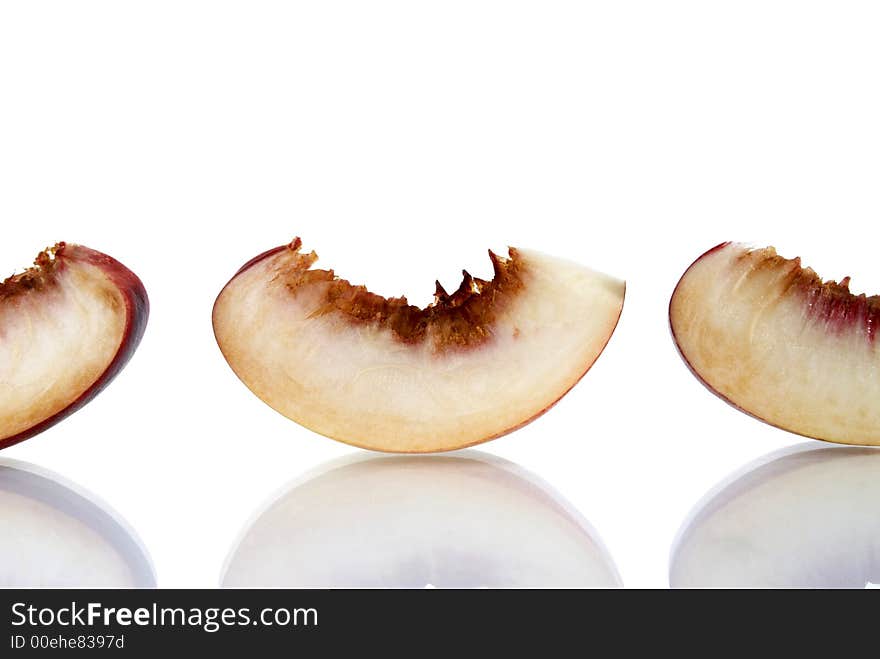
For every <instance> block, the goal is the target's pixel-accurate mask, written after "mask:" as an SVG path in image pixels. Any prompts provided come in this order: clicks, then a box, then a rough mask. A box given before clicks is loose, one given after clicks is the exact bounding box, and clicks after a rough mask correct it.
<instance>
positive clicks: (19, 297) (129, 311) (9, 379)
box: [0, 243, 149, 448]
mask: <svg viewBox="0 0 880 659" xmlns="http://www.w3.org/2000/svg"><path fill="white" fill-rule="evenodd" d="M148 315H149V302H148V300H147V293H146V291H145V290H144V286H143V284H142V283H141V281H140V279H138V278H137V276H136V275H135V274H134V273H133V272H131V271H130V270H129V269H128V268H126V267H125V266H124V265H122V264H121V263H119V262H118V261H116V260H114V259H112V258H110V257H109V256H107V255H106V254H102V253H101V252H96V251H95V250H92V249H89V248H88V247H83V246H81V245H72V244H66V243H58V244H57V245H55V246H54V247H52V248H50V249H47V250H46V251H44V252H42V253H41V254H40V255H39V256H38V257H37V259H36V261H35V262H34V266H33V267H32V268H30V269H28V270H26V271H25V272H23V273H21V274H18V275H14V276H12V277H10V278H9V279H7V280H6V281H4V282H3V283H2V284H0V448H5V447H7V446H11V445H12V444H15V443H17V442H20V441H23V440H25V439H28V438H30V437H33V436H34V435H36V434H38V433H40V432H42V431H43V430H45V429H46V428H49V427H50V426H52V425H54V424H56V423H58V422H59V421H61V420H62V419H64V418H65V417H67V416H68V415H70V414H72V413H73V412H75V411H76V410H78V409H79V408H80V407H82V406H83V405H85V404H86V403H88V402H89V401H90V400H92V399H93V398H94V397H95V396H96V395H97V394H98V393H99V392H100V391H101V390H102V389H103V388H104V387H106V386H107V385H108V384H109V383H110V381H111V380H113V378H114V377H116V375H117V374H118V373H119V372H120V371H121V370H122V368H123V366H125V364H126V363H127V362H128V360H129V359H130V358H131V356H132V355H133V354H134V351H135V349H136V348H137V346H138V344H139V343H140V340H141V337H142V336H143V333H144V329H145V328H146V324H147V316H148Z"/></svg>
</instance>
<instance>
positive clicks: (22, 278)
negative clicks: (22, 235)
mask: <svg viewBox="0 0 880 659" xmlns="http://www.w3.org/2000/svg"><path fill="white" fill-rule="evenodd" d="M66 246H67V245H66V243H63V242H62V243H57V244H55V245H54V246H52V247H49V248H47V249H44V250H43V251H42V252H40V253H39V254H38V255H37V258H36V259H34V265H33V266H31V267H30V268H28V269H27V270H25V271H24V272H21V273H19V274H17V275H12V276H11V277H9V278H8V279H6V280H5V281H3V282H2V283H0V300H6V299H9V298H13V297H17V296H20V295H24V294H26V293H29V292H31V291H40V290H43V289H45V288H47V287H49V286H52V285H53V284H54V283H55V281H56V275H57V272H58V266H59V261H58V257H59V256H60V255H61V253H62V252H63V251H64V248H65V247H66Z"/></svg>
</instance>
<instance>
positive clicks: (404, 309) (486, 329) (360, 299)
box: [277, 238, 526, 351]
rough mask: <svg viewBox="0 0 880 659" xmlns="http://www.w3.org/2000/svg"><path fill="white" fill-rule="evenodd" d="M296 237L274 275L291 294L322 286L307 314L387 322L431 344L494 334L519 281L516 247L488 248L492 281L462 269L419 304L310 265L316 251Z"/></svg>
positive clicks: (412, 339)
mask: <svg viewBox="0 0 880 659" xmlns="http://www.w3.org/2000/svg"><path fill="white" fill-rule="evenodd" d="M301 247H302V242H301V241H300V239H299V238H296V239H295V240H294V241H293V242H292V243H290V244H289V245H288V246H287V247H286V248H285V249H286V251H287V254H288V256H292V257H293V258H292V260H291V259H285V260H284V265H283V266H282V267H281V269H280V270H279V272H278V274H277V277H279V278H280V279H281V281H283V283H284V285H285V286H286V287H287V289H288V290H289V291H290V292H291V293H292V294H293V295H296V294H297V292H298V291H299V290H301V289H303V288H304V287H313V286H322V285H323V286H324V287H325V288H324V291H323V294H322V295H323V299H322V301H321V304H319V306H318V308H317V309H316V310H315V311H314V312H313V313H312V317H318V316H324V315H327V314H337V315H338V316H339V317H341V318H344V319H345V320H346V321H348V322H350V323H351V324H352V325H365V324H370V325H374V326H377V327H380V328H387V329H388V330H389V331H390V332H391V333H392V334H393V336H394V337H395V338H396V339H397V340H399V341H401V342H402V343H405V344H411V345H412V344H420V343H422V342H424V341H427V340H430V341H432V342H433V347H434V349H435V350H438V351H439V350H445V349H454V348H459V349H462V348H472V347H475V346H478V345H480V344H482V343H484V342H486V341H488V340H490V339H491V338H492V337H493V335H494V329H495V324H496V320H497V319H498V316H499V314H500V313H501V312H502V311H503V310H504V309H506V308H507V307H508V306H509V305H510V304H511V302H512V301H513V300H514V299H515V297H516V296H517V295H518V294H520V293H521V292H522V290H523V287H524V285H525V284H524V278H525V275H526V266H525V264H524V263H523V260H522V258H521V256H520V254H519V253H518V252H517V250H516V249H514V248H510V250H509V255H510V256H509V258H502V257H499V256H498V255H496V254H494V253H493V252H492V251H491V250H490V251H489V258H490V260H491V261H492V267H493V269H494V277H493V278H492V280H491V281H486V280H484V279H478V278H476V277H472V276H471V275H470V274H469V273H468V272H467V271H463V279H462V282H461V284H460V285H459V287H458V289H457V290H456V291H455V292H454V293H452V294H449V293H447V292H446V291H445V290H444V289H443V286H441V285H440V282H439V281H438V282H436V289H435V293H434V301H433V302H432V303H431V304H429V305H428V306H427V307H425V308H424V309H422V308H419V307H417V306H415V305H411V304H409V303H408V302H407V300H406V298H405V297H392V298H386V297H383V296H381V295H377V294H375V293H371V292H370V291H368V290H367V289H366V287H365V286H355V285H353V284H351V283H350V282H348V281H346V280H345V279H341V278H339V277H337V276H336V275H335V274H334V272H333V270H318V269H315V270H312V269H311V266H312V265H313V264H314V263H315V261H317V260H318V255H317V254H316V253H315V252H310V253H307V254H304V253H302V252H300V248H301Z"/></svg>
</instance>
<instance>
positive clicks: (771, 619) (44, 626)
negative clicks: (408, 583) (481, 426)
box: [0, 590, 874, 657]
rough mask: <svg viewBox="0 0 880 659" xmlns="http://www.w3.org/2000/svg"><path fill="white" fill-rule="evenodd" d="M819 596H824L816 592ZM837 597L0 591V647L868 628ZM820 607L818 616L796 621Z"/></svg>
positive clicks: (122, 647)
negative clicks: (0, 633) (815, 622)
mask: <svg viewBox="0 0 880 659" xmlns="http://www.w3.org/2000/svg"><path fill="white" fill-rule="evenodd" d="M829 597H831V598H833V599H835V600H838V601H837V602H833V603H832V602H828V601H824V603H823V602H819V601H817V600H819V599H820V598H821V599H822V600H827V599H828V598H829ZM845 597H846V599H847V602H848V603H849V604H850V606H842V605H843V604H844V602H842V601H839V600H842V599H843V598H842V597H841V596H840V594H839V593H836V594H835V593H824V594H823V593H817V592H806V593H805V592H803V591H801V592H795V591H777V592H768V591H726V592H720V591H714V592H713V591H679V592H670V591H640V592H636V591H572V590H568V591H566V590H557V591H545V590H519V591H502V590H483V591H459V590H423V591H417V590H413V591H375V590H351V591H343V590H336V591H326V590H131V591H128V590H5V591H0V607H2V610H3V613H2V621H3V623H2V624H3V632H4V633H3V637H2V639H0V648H2V649H0V656H2V657H15V656H18V655H19V654H23V653H29V652H33V651H35V650H37V651H63V652H64V653H67V652H70V651H74V652H76V651H90V652H97V651H106V652H111V653H119V652H131V651H134V652H138V653H140V652H144V651H150V650H154V651H155V650H171V651H186V650H200V651H204V650H211V649H216V650H218V651H220V650H222V651H224V652H226V651H228V652H236V651H252V650H255V649H269V648H272V649H281V648H289V649H291V650H301V649H306V648H315V649H320V650H321V651H322V652H324V653H327V652H333V651H334V650H338V651H340V652H341V651H342V650H346V649H348V650H350V649H351V647H352V644H355V646H356V647H363V648H364V649H366V648H373V649H379V648H382V649H391V648H394V647H410V648H412V650H413V651H417V650H418V648H420V647H422V646H425V647H428V646H429V647H431V648H432V649H435V650H436V649H438V648H442V647H447V648H450V649H455V650H456V652H457V653H462V652H463V653H464V654H469V652H468V651H469V650H474V649H475V648H476V647H477V646H480V645H484V644H485V645H486V646H488V647H491V648H494V649H495V650H498V649H500V648H502V647H515V648H517V649H518V650H521V651H522V650H524V649H525V648H529V647H534V648H542V647H546V646H547V645H548V644H549V645H552V646H559V645H560V644H566V643H577V644H579V646H580V647H581V649H582V650H583V651H587V650H589V649H590V648H593V649H597V648H598V647H601V646H602V645H604V644H607V643H612V644H614V645H616V646H620V647H621V648H624V647H631V646H632V645H633V644H641V643H642V642H648V643H655V644H658V646H663V647H665V648H666V649H667V650H668V649H670V646H671V645H677V644H682V645H689V644H693V643H694V641H695V640H696V639H698V638H703V637H705V636H706V635H713V636H712V637H713V638H714V639H715V640H716V641H717V642H721V643H723V644H724V645H725V646H735V645H747V640H748V639H754V638H758V637H760V638H762V639H765V640H766V639H768V638H771V637H774V636H779V635H780V634H782V635H783V636H787V637H788V640H787V641H786V642H787V643H797V642H799V641H803V640H805V639H806V638H807V637H809V638H810V642H811V643H816V642H818V640H819V639H818V637H817V632H818V631H819V629H820V628H821V627H824V628H825V629H831V628H832V627H831V626H832V625H834V623H835V622H838V623H843V624H842V625H841V627H843V626H845V627H846V628H848V629H850V630H858V629H859V628H862V629H865V630H867V629H871V628H872V627H873V625H872V618H873V616H872V615H871V613H872V608H873V607H871V606H870V604H871V602H873V601H874V594H873V593H867V594H863V595H859V594H856V595H855V596H852V597H850V596H845ZM863 598H864V599H863ZM820 607H822V608H824V611H825V613H823V614H822V625H821V626H817V625H812V624H808V623H809V621H810V620H811V619H815V618H816V615H817V614H816V611H817V610H818V609H819V608H820ZM792 621H794V622H792ZM860 625H864V627H860ZM571 647H574V646H571ZM659 649H660V648H659V647H658V650H659ZM814 649H815V648H814ZM553 654H554V655H555V654H558V653H553ZM324 656H328V655H326V654H324Z"/></svg>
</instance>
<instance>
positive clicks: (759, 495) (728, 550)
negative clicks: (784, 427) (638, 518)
mask: <svg viewBox="0 0 880 659" xmlns="http://www.w3.org/2000/svg"><path fill="white" fill-rule="evenodd" d="M669 581H670V585H671V586H673V587H703V586H731V587H794V588H797V587H802V588H863V587H865V586H866V585H870V584H872V583H874V584H876V583H880V450H876V449H867V448H855V447H844V446H830V447H829V446H822V447H820V448H817V445H816V444H815V443H809V444H802V445H799V446H796V447H794V448H792V449H787V450H784V451H780V452H776V453H772V454H770V455H768V456H765V457H764V458H762V459H761V460H759V461H758V462H756V463H754V464H752V465H750V466H748V467H746V468H745V469H744V470H741V471H740V472H739V473H737V474H735V475H734V476H732V477H731V478H729V479H727V480H726V481H725V482H723V483H722V484H721V485H719V486H718V487H717V488H715V490H714V491H713V492H711V493H710V494H709V495H707V496H706V497H705V498H704V500H703V502H701V503H700V505H698V506H697V508H696V509H695V511H694V512H693V513H692V514H691V517H690V520H689V521H688V522H686V523H685V525H684V527H683V528H682V530H681V532H680V534H679V538H678V540H677V542H676V544H675V546H674V547H673V551H672V558H671V565H670V572H669Z"/></svg>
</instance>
